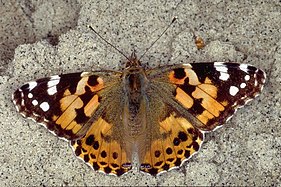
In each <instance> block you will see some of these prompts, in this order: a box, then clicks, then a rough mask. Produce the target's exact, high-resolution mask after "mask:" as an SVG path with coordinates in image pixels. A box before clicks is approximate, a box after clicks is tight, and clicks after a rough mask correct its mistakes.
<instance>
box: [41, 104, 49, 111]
mask: <svg viewBox="0 0 281 187" xmlns="http://www.w3.org/2000/svg"><path fill="white" fill-rule="evenodd" d="M39 107H40V108H41V109H42V110H43V111H44V112H46V111H48V110H49V109H50V105H49V104H48V103H47V102H43V103H41V104H40V105H39Z"/></svg>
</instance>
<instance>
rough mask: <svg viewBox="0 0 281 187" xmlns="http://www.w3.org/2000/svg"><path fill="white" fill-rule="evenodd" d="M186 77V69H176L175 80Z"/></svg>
mask: <svg viewBox="0 0 281 187" xmlns="http://www.w3.org/2000/svg"><path fill="white" fill-rule="evenodd" d="M185 76H186V73H185V71H184V68H177V69H174V78H176V79H183V78H184V77H185Z"/></svg>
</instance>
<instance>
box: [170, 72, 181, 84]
mask: <svg viewBox="0 0 281 187" xmlns="http://www.w3.org/2000/svg"><path fill="white" fill-rule="evenodd" d="M168 77H169V80H170V82H172V83H174V84H184V79H185V77H184V78H182V79H177V78H175V72H174V71H171V72H170V74H169V76H168Z"/></svg>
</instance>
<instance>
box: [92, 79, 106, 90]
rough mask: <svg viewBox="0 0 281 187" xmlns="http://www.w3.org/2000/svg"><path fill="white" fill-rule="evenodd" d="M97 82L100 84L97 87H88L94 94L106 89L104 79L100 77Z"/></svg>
mask: <svg viewBox="0 0 281 187" xmlns="http://www.w3.org/2000/svg"><path fill="white" fill-rule="evenodd" d="M97 82H98V84H97V85H95V86H90V85H88V86H89V87H90V89H91V91H92V92H96V91H99V90H101V89H103V88H104V82H103V80H102V78H100V77H98V78H97Z"/></svg>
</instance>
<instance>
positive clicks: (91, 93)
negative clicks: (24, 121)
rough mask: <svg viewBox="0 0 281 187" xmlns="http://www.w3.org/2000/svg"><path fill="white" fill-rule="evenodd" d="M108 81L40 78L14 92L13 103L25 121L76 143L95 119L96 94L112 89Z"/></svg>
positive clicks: (79, 76)
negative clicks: (37, 124) (42, 126)
mask: <svg viewBox="0 0 281 187" xmlns="http://www.w3.org/2000/svg"><path fill="white" fill-rule="evenodd" d="M108 77H109V76H103V77H102V76H100V75H99V74H98V73H89V72H82V73H70V74H63V75H56V76H51V77H48V78H42V79H39V80H36V81H32V82H29V83H27V84H25V85H23V86H22V87H20V88H19V89H17V90H16V91H15V92H14V94H13V102H14V104H15V105H16V108H17V110H18V111H19V112H20V113H21V114H22V115H23V116H24V117H29V118H31V119H33V120H34V121H36V122H39V123H41V124H43V125H44V126H45V127H46V128H47V129H48V130H50V131H51V132H52V133H54V134H55V135H57V136H59V137H62V138H65V139H69V140H71V139H76V138H79V137H82V136H84V134H85V133H86V131H87V130H88V128H89V127H90V124H89V122H90V121H91V120H92V119H93V118H94V117H95V118H97V117H96V115H95V112H96V110H97V109H98V108H99V106H100V100H101V98H100V95H99V94H98V93H99V92H100V91H101V90H103V89H105V88H107V87H110V86H111V84H108V81H109V80H108ZM115 78H116V77H115ZM111 81H112V80H111ZM112 84H113V83H112Z"/></svg>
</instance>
